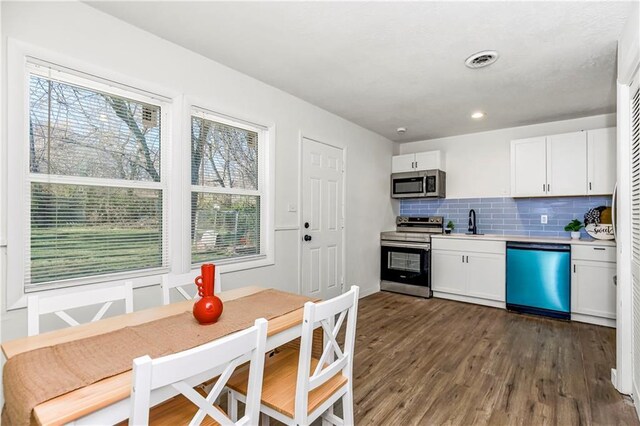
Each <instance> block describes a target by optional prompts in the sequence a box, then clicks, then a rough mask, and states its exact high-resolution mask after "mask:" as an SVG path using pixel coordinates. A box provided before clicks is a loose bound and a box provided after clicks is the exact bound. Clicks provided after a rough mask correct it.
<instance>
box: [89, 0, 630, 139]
mask: <svg viewBox="0 0 640 426" xmlns="http://www.w3.org/2000/svg"><path fill="white" fill-rule="evenodd" d="M90 4H91V5H92V6H94V7H96V8H98V9H100V10H102V11H104V12H106V13H109V14H111V15H113V16H115V17H118V18H120V19H122V20H124V21H127V22H129V23H131V24H133V25H135V26H138V27H140V28H142V29H145V30H147V31H149V32H151V33H154V34H156V35H158V36H160V37H162V38H164V39H167V40H170V41H172V42H174V43H177V44H179V45H182V46H184V47H186V48H188V49H191V50H193V51H195V52H198V53H200V54H202V55H204V56H207V57H209V58H211V59H214V60H216V61H218V62H220V63H222V64H225V65H227V66H229V67H231V68H234V69H236V70H238V71H241V72H243V73H245V74H248V75H250V76H253V77H255V78H257V79H259V80H262V81H264V82H266V83H268V84H270V85H272V86H275V87H278V88H280V89H282V90H284V91H286V92H289V93H291V94H293V95H296V96H298V97H300V98H302V99H305V100H307V101H309V102H311V103H313V104H315V105H318V106H320V107H322V108H325V109H327V110H329V111H332V112H334V113H335V114H338V115H340V116H342V117H344V118H346V119H348V120H350V121H353V122H355V123H357V124H360V125H361V126H363V127H366V128H368V129H371V130H373V131H375V132H377V133H379V134H381V135H384V136H386V137H387V138H389V139H392V140H395V141H415V140H421V139H430V138H435V137H442V136H449V135H457V134H464V133H472V132H478V131H484V130H491V129H498V128H503V127H512V126H519V125H525V124H533V123H540V122H545V121H555V120H561V119H569V118H576V117H582V116H587V115H592V114H600V113H608V112H613V111H614V110H615V58H616V40H617V37H618V35H619V34H620V32H621V31H622V27H623V25H624V21H625V19H626V17H627V15H628V13H629V11H630V6H631V2H422V3H420V2H366V3H365V2H357V3H355V2H344V3H337V2H336V3H334V2H298V3H291V2H276V3H273V2H165V1H158V2H147V1H145V2H132V1H127V2H119V1H106V2H104V1H102V2H91V3H90ZM484 49H494V50H498V51H499V53H500V59H499V60H498V61H497V62H496V63H495V64H493V65H491V66H490V67H488V68H485V69H480V70H470V69H467V68H466V67H465V66H464V60H465V58H466V57H467V56H469V55H470V54H472V53H474V52H476V51H479V50H484ZM475 110H482V111H485V112H486V113H487V116H486V118H485V119H483V120H482V121H475V120H472V119H471V118H470V117H469V116H470V114H471V112H473V111H475ZM399 126H404V127H407V129H408V131H407V133H406V134H405V135H404V136H402V137H400V136H399V135H398V134H397V133H396V130H395V129H396V128H397V127H399Z"/></svg>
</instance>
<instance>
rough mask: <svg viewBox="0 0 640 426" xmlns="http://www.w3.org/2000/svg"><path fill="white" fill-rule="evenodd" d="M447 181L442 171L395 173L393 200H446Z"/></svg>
mask: <svg viewBox="0 0 640 426" xmlns="http://www.w3.org/2000/svg"><path fill="white" fill-rule="evenodd" d="M446 179H447V174H446V173H445V172H443V171H442V170H424V171H419V172H406V173H393V174H392V175H391V198H444V197H446V190H445V188H446Z"/></svg>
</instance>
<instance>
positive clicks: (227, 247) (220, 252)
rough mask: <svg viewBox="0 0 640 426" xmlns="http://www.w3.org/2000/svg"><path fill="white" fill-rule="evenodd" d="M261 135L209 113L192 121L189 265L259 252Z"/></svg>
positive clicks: (196, 114)
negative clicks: (190, 263)
mask: <svg viewBox="0 0 640 426" xmlns="http://www.w3.org/2000/svg"><path fill="white" fill-rule="evenodd" d="M262 135H263V132H262V130H261V129H258V128H251V126H244V125H241V124H237V125H236V124H235V123H228V122H226V121H223V120H222V119H221V118H219V117H215V116H211V115H210V114H207V113H203V112H199V113H194V115H193V116H192V117H191V185H192V186H191V188H192V192H191V262H192V263H193V264H198V263H202V262H205V261H212V260H220V259H230V258H237V257H245V256H255V255H259V254H261V253H262V249H261V233H262V231H263V230H262V229H261V225H260V222H261V220H260V218H261V199H262V196H263V188H262V184H261V175H260V173H261V165H260V158H261V155H260V154H261V151H260V149H261V140H260V139H261V137H262Z"/></svg>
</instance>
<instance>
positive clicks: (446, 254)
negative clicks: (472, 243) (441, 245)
mask: <svg viewBox="0 0 640 426" xmlns="http://www.w3.org/2000/svg"><path fill="white" fill-rule="evenodd" d="M464 259H465V255H464V253H462V252H457V251H444V250H443V251H439V250H433V251H431V288H432V290H433V291H442V292H444V293H454V294H462V295H464V294H466V292H467V288H466V287H467V284H466V283H467V268H466V267H465V266H466V263H464Z"/></svg>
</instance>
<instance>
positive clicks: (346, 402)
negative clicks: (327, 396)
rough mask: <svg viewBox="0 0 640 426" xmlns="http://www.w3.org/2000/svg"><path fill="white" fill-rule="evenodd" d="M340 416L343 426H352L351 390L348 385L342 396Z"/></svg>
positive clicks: (353, 422)
mask: <svg viewBox="0 0 640 426" xmlns="http://www.w3.org/2000/svg"><path fill="white" fill-rule="evenodd" d="M342 413H343V414H342V418H343V420H344V425H345V426H353V425H354V424H355V421H354V420H353V390H352V389H351V386H349V390H348V391H347V393H345V394H344V396H343V397H342Z"/></svg>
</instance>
